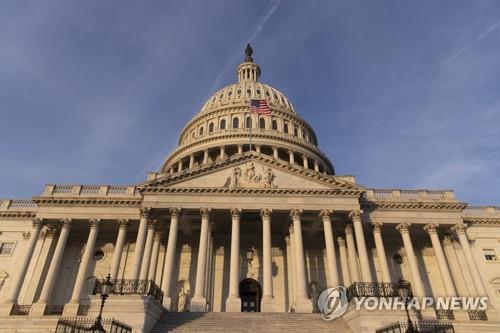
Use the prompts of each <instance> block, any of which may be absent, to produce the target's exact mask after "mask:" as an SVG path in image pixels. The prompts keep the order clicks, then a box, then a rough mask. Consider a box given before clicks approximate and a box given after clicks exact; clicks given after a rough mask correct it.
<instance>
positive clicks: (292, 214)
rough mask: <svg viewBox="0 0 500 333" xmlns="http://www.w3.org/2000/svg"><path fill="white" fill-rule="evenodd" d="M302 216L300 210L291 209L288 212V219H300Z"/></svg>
mask: <svg viewBox="0 0 500 333" xmlns="http://www.w3.org/2000/svg"><path fill="white" fill-rule="evenodd" d="M301 216H302V209H292V210H291V211H290V217H291V218H292V219H293V218H300V217H301Z"/></svg>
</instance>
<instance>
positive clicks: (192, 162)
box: [189, 154, 194, 170]
mask: <svg viewBox="0 0 500 333" xmlns="http://www.w3.org/2000/svg"><path fill="white" fill-rule="evenodd" d="M193 167H194V155H193V154H191V155H189V170H192V169H193Z"/></svg>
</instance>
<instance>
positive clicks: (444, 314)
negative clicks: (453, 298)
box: [435, 310, 455, 320]
mask: <svg viewBox="0 0 500 333" xmlns="http://www.w3.org/2000/svg"><path fill="white" fill-rule="evenodd" d="M435 312H436V318H437V319H447V320H455V313H454V312H453V310H435Z"/></svg>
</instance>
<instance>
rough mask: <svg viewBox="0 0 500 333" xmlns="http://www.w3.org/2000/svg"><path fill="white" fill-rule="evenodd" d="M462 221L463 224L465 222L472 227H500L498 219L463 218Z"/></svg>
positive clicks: (499, 219)
mask: <svg viewBox="0 0 500 333" xmlns="http://www.w3.org/2000/svg"><path fill="white" fill-rule="evenodd" d="M463 219H464V222H466V223H467V224H468V225H470V226H474V225H489V226H498V225H500V218H492V217H464V218H463Z"/></svg>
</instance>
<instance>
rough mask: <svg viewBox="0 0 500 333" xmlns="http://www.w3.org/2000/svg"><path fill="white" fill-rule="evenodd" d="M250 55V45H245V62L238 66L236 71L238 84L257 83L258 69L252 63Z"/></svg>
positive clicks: (257, 66)
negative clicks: (246, 81)
mask: <svg viewBox="0 0 500 333" xmlns="http://www.w3.org/2000/svg"><path fill="white" fill-rule="evenodd" d="M252 54H253V49H252V47H251V46H250V44H247V47H246V49H245V62H244V63H242V64H240V65H239V66H238V70H237V73H238V81H239V82H242V81H245V80H248V81H257V80H258V79H259V76H260V67H259V65H257V64H255V63H254V62H253V58H252Z"/></svg>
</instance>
